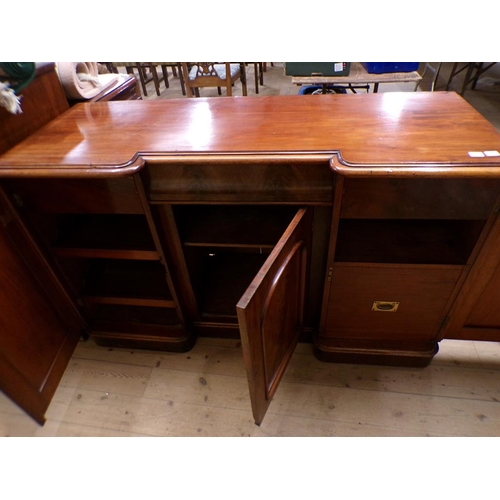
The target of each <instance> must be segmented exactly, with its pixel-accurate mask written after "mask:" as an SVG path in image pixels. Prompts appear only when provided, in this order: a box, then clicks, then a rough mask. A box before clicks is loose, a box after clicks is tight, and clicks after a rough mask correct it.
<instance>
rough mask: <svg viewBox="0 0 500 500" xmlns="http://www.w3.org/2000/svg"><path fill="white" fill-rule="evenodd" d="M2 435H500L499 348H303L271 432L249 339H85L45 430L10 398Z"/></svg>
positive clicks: (2, 407) (273, 414) (1, 407)
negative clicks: (365, 361)
mask: <svg viewBox="0 0 500 500" xmlns="http://www.w3.org/2000/svg"><path fill="white" fill-rule="evenodd" d="M0 435H1V436H236V437H239V436H499V435H500V344H499V343H490V342H461V341H444V342H442V345H441V350H440V352H439V354H438V355H437V356H436V358H435V359H434V360H433V362H432V363H431V365H430V366H428V367H427V368H423V369H411V368H395V367H380V366H378V367H377V366H361V365H348V364H333V363H322V362H320V361H318V360H316V359H315V358H314V356H313V355H312V352H311V348H310V345H308V344H299V346H298V348H297V350H296V352H295V354H294V356H293V359H292V362H291V365H290V366H289V369H288V370H287V372H286V375H285V377H284V380H283V382H282V383H281V385H280V387H279V389H278V391H277V393H276V395H275V398H274V400H273V402H272V404H271V406H270V408H269V410H268V413H267V415H266V417H265V419H264V421H263V423H262V425H261V426H260V427H258V426H256V425H255V424H254V423H253V420H252V414H251V410H250V401H249V396H248V388H247V383H246V376H245V370H244V368H243V360H242V353H241V348H240V345H239V342H238V341H235V340H222V339H207V338H205V339H203V338H202V339H199V341H198V343H197V345H196V347H195V348H194V349H193V350H192V351H191V352H189V353H184V354H174V353H161V352H154V351H129V350H123V349H109V348H102V347H98V346H96V345H95V344H94V343H93V342H92V341H87V342H81V343H80V344H79V346H78V348H77V350H76V352H75V354H74V356H73V358H72V359H71V361H70V364H69V366H68V368H67V370H66V372H65V375H64V377H63V379H62V381H61V384H60V386H59V388H58V390H57V392H56V394H55V397H54V399H53V402H52V404H51V405H50V407H49V410H48V412H47V422H46V424H45V426H43V427H40V426H39V425H38V424H36V423H35V422H34V421H32V420H31V419H30V418H29V417H28V416H26V415H25V414H24V413H23V412H22V411H21V410H20V409H18V408H17V407H16V406H15V405H14V404H13V403H12V402H11V401H10V400H8V399H7V398H6V397H5V396H2V397H1V398H0Z"/></svg>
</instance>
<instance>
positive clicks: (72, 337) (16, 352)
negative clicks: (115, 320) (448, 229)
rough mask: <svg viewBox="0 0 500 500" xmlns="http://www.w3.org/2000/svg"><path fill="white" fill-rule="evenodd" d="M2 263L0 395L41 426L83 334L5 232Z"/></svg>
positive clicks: (0, 245)
mask: <svg viewBox="0 0 500 500" xmlns="http://www.w3.org/2000/svg"><path fill="white" fill-rule="evenodd" d="M0 257H1V261H2V265H1V266H0V283H2V284H3V285H2V287H0V305H1V309H2V314H1V315H0V389H1V390H2V391H4V392H5V394H7V395H8V396H9V397H10V398H11V399H12V400H14V401H15V402H16V403H17V404H18V405H19V406H20V407H22V408H23V409H24V410H25V411H26V412H27V413H29V414H30V415H31V416H32V417H33V418H34V419H35V420H36V421H37V422H39V423H43V422H44V421H45V417H44V414H45V411H46V410H47V407H48V406H49V403H50V400H51V398H52V396H53V394H54V392H55V390H56V388H57V384H58V383H59V380H60V378H61V377H62V374H63V372H64V369H65V368H66V365H67V363H68V361H69V359H70V358H71V355H72V354H73V350H74V347H75V345H76V343H77V341H78V338H79V333H78V332H77V331H74V330H73V331H70V330H69V329H68V328H67V327H66V325H65V324H64V323H63V321H62V320H61V318H60V316H59V315H58V314H57V312H56V310H55V309H54V307H53V305H52V304H51V302H50V300H49V298H48V297H47V295H46V293H45V291H44V290H43V289H42V288H41V286H40V284H39V282H38V281H37V279H36V278H35V277H34V275H33V274H32V272H31V271H30V270H29V268H28V266H27V265H26V262H25V261H24V260H23V258H22V257H21V254H20V252H19V251H18V249H17V248H16V247H15V246H14V245H13V243H12V242H11V240H10V239H9V238H8V237H7V235H6V233H5V232H4V231H3V230H2V231H0Z"/></svg>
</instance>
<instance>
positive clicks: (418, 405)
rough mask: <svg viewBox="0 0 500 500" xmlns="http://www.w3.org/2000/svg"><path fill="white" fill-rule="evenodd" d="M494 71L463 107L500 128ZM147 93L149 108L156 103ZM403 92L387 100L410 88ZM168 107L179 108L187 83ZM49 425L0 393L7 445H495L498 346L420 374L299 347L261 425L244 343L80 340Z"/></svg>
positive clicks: (466, 347)
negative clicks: (283, 440)
mask: <svg viewBox="0 0 500 500" xmlns="http://www.w3.org/2000/svg"><path fill="white" fill-rule="evenodd" d="M497 66H498V65H497ZM251 71H252V68H251V67H250V68H249V74H248V86H249V96H250V97H251V96H252V95H255V93H254V88H253V76H252V74H251ZM496 71H497V72H496V73H495V72H494V71H492V76H489V77H488V78H489V80H488V81H485V82H484V83H482V81H483V79H481V80H480V83H479V85H478V88H477V90H474V91H471V90H468V91H467V92H466V93H465V98H466V99H467V100H469V102H471V104H472V105H473V106H475V107H476V108H477V109H479V110H480V112H482V113H483V114H485V116H487V118H488V119H490V120H491V122H492V123H493V124H494V125H495V126H496V127H500V105H499V102H500V92H499V86H498V85H497V83H496V82H497V79H498V70H496ZM443 74H444V76H443V78H445V71H443ZM484 78H485V79H486V75H485V77H484ZM162 85H163V84H162ZM150 87H151V89H150V92H149V97H148V98H152V99H156V98H158V97H157V96H156V95H155V93H154V90H153V88H152V84H150ZM381 87H382V88H381V89H380V91H386V88H385V87H389V85H387V86H385V87H384V86H381ZM394 87H398V86H397V85H395V86H393V87H390V88H389V89H387V91H394V90H410V89H407V88H406V89H404V88H396V89H395V88H394ZM276 93H277V94H280V93H282V94H288V93H297V87H295V86H293V85H292V84H291V81H290V78H289V77H286V76H285V75H284V71H283V67H282V64H281V63H275V65H274V66H270V65H269V64H268V68H267V72H266V73H265V75H264V86H262V87H260V95H270V94H276ZM235 94H236V95H238V89H237V88H236V92H235ZM159 98H182V94H181V93H180V88H179V87H178V79H176V78H171V79H170V88H169V89H163V91H162V96H160V97H159ZM308 98H311V99H313V98H314V96H308ZM499 129H500V128H499ZM46 416H47V422H46V424H45V425H44V426H43V427H42V426H39V425H38V424H36V423H35V422H34V421H33V420H32V419H31V418H30V417H28V416H27V415H26V414H25V413H24V412H23V411H22V410H20V409H19V408H18V407H17V406H16V405H15V404H14V403H13V402H11V401H10V400H9V399H8V398H7V397H5V396H4V395H3V394H0V436H26V437H31V436H72V437H73V436H75V437H76V436H95V437H97V436H121V437H125V436H143V437H159V436H162V437H166V436H190V437H192V436H195V437H196V436H213V437H219V436H228V437H229V436H231V437H248V436H252V437H257V436H259V437H268V436H289V437H299V436H310V437H312V436H314V437H316V436H318V437H376V436H378V437H389V436H391V437H424V436H431V437H438V436H455V437H459V436H477V437H493V436H495V437H496V436H500V343H496V342H463V341H451V340H447V341H443V342H441V348H440V352H439V353H438V355H437V356H436V357H435V358H434V360H433V361H432V363H431V365H430V366H428V367H426V368H423V369H412V368H396V367H381V366H368V365H351V364H333V363H321V362H320V361H318V360H316V359H315V357H314V356H313V354H312V350H311V346H310V345H308V344H299V346H298V347H297V349H296V352H295V353H294V355H293V358H292V360H291V363H290V366H289V368H288V370H287V371H286V374H285V377H284V379H283V381H282V383H281V384H280V386H279V388H278V390H277V392H276V395H275V397H274V400H273V402H272V404H271V406H270V407H269V410H268V413H267V415H266V417H265V419H264V421H263V423H262V425H261V426H256V425H255V424H254V422H253V419H252V413H251V408H250V400H249V395H248V387H247V381H246V375H245V370H244V367H243V360H242V352H241V347H240V344H239V342H238V341H237V340H223V339H209V338H200V339H199V341H198V342H197V344H196V346H195V347H194V349H193V350H192V351H190V352H189V353H183V354H176V353H164V352H156V351H140V350H134V351H131V350H127V349H109V348H105V347H99V346H97V345H95V344H94V343H93V342H92V340H89V341H85V342H84V341H82V342H80V343H79V345H78V347H77V349H76V351H75V353H74V355H73V357H72V358H71V361H70V363H69V365H68V367H67V369H66V371H65V374H64V376H63V378H62V381H61V383H60V385H59V387H58V389H57V391H56V393H55V396H54V398H53V401H52V403H51V405H50V406H49V409H48V411H47V414H46Z"/></svg>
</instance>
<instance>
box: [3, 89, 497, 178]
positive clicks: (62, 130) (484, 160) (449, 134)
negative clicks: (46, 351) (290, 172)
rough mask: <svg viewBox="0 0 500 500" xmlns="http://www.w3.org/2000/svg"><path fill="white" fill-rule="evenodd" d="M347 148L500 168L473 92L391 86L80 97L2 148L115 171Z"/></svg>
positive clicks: (78, 168)
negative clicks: (172, 160)
mask: <svg viewBox="0 0 500 500" xmlns="http://www.w3.org/2000/svg"><path fill="white" fill-rule="evenodd" d="M337 151H338V152H339V155H338V158H337V160H336V161H337V164H338V165H341V166H343V167H345V168H352V167H356V166H358V167H364V168H366V166H367V165H392V166H396V167H397V166H398V165H402V166H408V165H411V166H418V168H422V169H425V168H426V167H428V168H433V167H434V166H436V165H448V166H450V164H451V165H452V166H455V165H457V166H462V167H464V166H465V167H467V168H469V169H470V168H471V167H473V168H475V169H479V170H480V169H481V167H488V168H489V171H490V175H495V176H496V175H500V156H497V157H495V156H485V157H481V158H478V157H471V156H470V155H469V152H484V151H500V133H499V132H498V131H496V129H495V128H494V127H493V125H491V124H490V123H489V122H488V121H487V120H486V119H485V118H484V117H483V116H482V115H481V114H480V113H479V112H477V111H476V110H475V109H474V108H472V107H471V106H470V105H469V104H468V103H467V102H466V101H465V100H464V99H463V98H461V97H460V96H458V95H457V94H455V93H453V92H404V93H403V92H401V93H400V92H391V93H377V94H351V95H349V94H347V95H341V94H339V95H318V96H299V95H296V96H263V97H252V98H249V97H246V98H244V97H234V98H198V99H186V98H184V99H168V100H157V101H126V102H106V103H93V104H87V103H86V104H79V105H76V106H75V107H73V108H72V109H71V110H69V111H67V112H65V113H64V114H62V115H61V116H59V117H58V118H56V119H54V120H53V121H52V122H51V123H49V124H47V125H46V126H45V127H43V128H42V129H41V130H39V131H38V132H36V133H35V134H33V135H32V136H30V137H28V138H27V139H26V140H24V141H23V142H22V143H20V144H18V145H17V146H15V147H13V148H12V149H10V150H9V151H8V152H6V153H5V154H4V155H3V156H1V157H0V177H1V176H13V175H35V176H36V175H40V176H42V175H43V176H51V175H61V174H62V173H63V174H64V175H70V176H71V175H73V174H74V175H77V174H78V175H99V174H108V175H110V174H112V173H113V172H116V171H117V170H122V173H123V171H128V170H129V169H133V168H139V167H140V166H141V164H142V157H158V156H161V155H162V154H164V155H172V154H179V155H180V154H182V153H186V154H193V153H198V154H201V155H206V154H216V153H225V154H227V153H252V154H256V153H257V154H259V153H261V154H265V153H272V154H278V155H279V154H280V153H283V154H287V153H288V154H291V153H292V154H293V153H299V154H302V153H313V154H317V153H321V154H324V153H328V154H332V155H334V152H337ZM334 156H335V155H334ZM497 168H498V174H497V173H496V172H497ZM491 172H493V174H491Z"/></svg>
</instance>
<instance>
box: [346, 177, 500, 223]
mask: <svg viewBox="0 0 500 500" xmlns="http://www.w3.org/2000/svg"><path fill="white" fill-rule="evenodd" d="M499 195H500V181H498V180H496V179H470V178H467V179H414V178H411V179H345V181H344V187H343V194H342V210H341V214H340V216H341V217H342V218H349V219H364V218H368V219H384V218H388V219H486V218H488V216H489V214H490V213H491V211H492V210H493V206H494V204H495V201H496V200H497V198H498V196H499Z"/></svg>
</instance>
